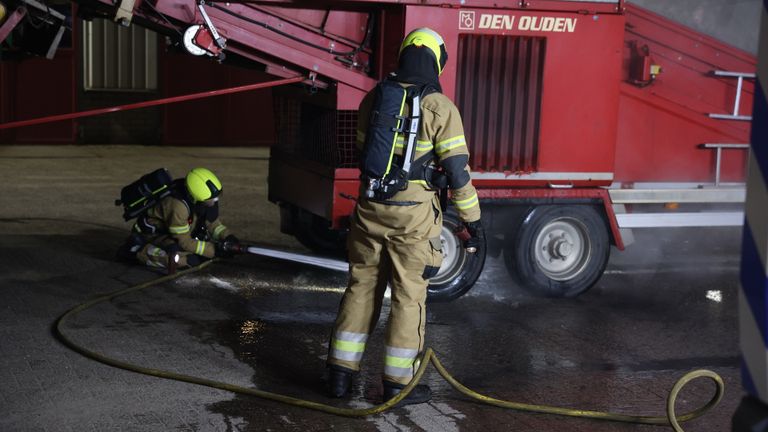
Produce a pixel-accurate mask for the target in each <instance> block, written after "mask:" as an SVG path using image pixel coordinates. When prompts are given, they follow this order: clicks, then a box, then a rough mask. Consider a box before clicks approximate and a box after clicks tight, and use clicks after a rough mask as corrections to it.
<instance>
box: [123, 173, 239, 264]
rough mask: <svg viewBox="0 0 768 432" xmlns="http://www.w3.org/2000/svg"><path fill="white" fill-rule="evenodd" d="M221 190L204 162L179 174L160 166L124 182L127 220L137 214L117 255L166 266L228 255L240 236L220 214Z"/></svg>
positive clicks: (192, 262)
mask: <svg viewBox="0 0 768 432" xmlns="http://www.w3.org/2000/svg"><path fill="white" fill-rule="evenodd" d="M221 192H222V186H221V182H220V181H219V179H218V178H217V177H216V176H215V175H214V174H213V173H212V172H211V171H209V170H207V169H205V168H195V169H193V170H192V171H190V172H189V173H188V174H187V176H186V177H185V178H182V179H177V180H171V177H170V174H168V171H166V170H165V169H159V170H156V171H154V172H152V173H150V174H147V175H145V176H143V177H142V178H141V179H139V180H138V181H136V182H134V183H132V184H131V185H129V186H126V187H125V188H123V191H122V194H121V201H118V202H121V203H122V204H123V205H125V214H124V215H123V217H124V218H125V219H126V220H128V219H131V218H133V217H136V218H137V220H136V223H135V224H134V225H133V230H132V233H131V235H130V236H129V237H128V240H127V241H126V243H125V244H124V245H123V246H122V247H121V248H120V250H119V251H118V256H119V257H121V258H125V259H129V260H133V259H138V261H139V262H142V263H144V264H146V265H148V266H150V267H158V268H168V269H171V268H176V267H178V268H183V267H189V266H196V265H198V264H200V263H202V262H203V261H205V260H207V259H210V258H213V257H214V256H231V254H232V251H234V250H237V249H238V248H239V241H238V240H237V237H235V236H234V235H232V234H231V233H230V231H229V229H228V228H227V227H226V226H224V224H222V223H221V221H220V220H219V197H220V195H221Z"/></svg>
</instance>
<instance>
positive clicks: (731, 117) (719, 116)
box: [709, 70, 755, 121]
mask: <svg viewBox="0 0 768 432" xmlns="http://www.w3.org/2000/svg"><path fill="white" fill-rule="evenodd" d="M712 74H713V75H714V76H716V77H726V78H736V79H738V83H737V84H736V100H735V101H734V103H733V112H731V113H730V114H709V118H713V119H721V120H741V121H750V120H752V116H745V115H739V104H740V103H741V90H742V88H743V87H744V79H745V78H746V79H755V74H754V73H746V72H728V71H719V70H718V71H713V72H712Z"/></svg>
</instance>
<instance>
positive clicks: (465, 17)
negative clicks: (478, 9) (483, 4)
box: [459, 11, 475, 30]
mask: <svg viewBox="0 0 768 432" xmlns="http://www.w3.org/2000/svg"><path fill="white" fill-rule="evenodd" d="M474 29H475V11H461V12H459V30H474Z"/></svg>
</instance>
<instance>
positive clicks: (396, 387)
mask: <svg viewBox="0 0 768 432" xmlns="http://www.w3.org/2000/svg"><path fill="white" fill-rule="evenodd" d="M404 388H405V384H398V383H394V382H392V381H387V380H384V402H386V401H388V400H390V399H392V398H393V397H395V396H397V395H399V394H400V392H401V391H402V390H403V389H404ZM430 399H432V389H430V388H429V386H428V385H425V384H419V385H417V386H416V387H414V388H413V390H411V392H410V393H408V396H406V397H405V399H403V400H401V401H400V402H398V403H397V405H395V408H400V407H403V406H405V405H414V404H420V403H424V402H429V401H430Z"/></svg>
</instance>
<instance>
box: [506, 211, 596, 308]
mask: <svg viewBox="0 0 768 432" xmlns="http://www.w3.org/2000/svg"><path fill="white" fill-rule="evenodd" d="M609 253H610V245H609V237H608V229H607V227H606V223H605V221H604V219H603V217H602V216H601V214H600V213H599V212H598V211H597V210H596V209H595V208H594V207H590V206H579V205H574V206H538V207H534V208H533V210H531V211H530V212H529V213H528V214H527V215H526V217H525V218H524V219H523V221H522V223H521V224H520V228H519V229H518V231H517V235H516V236H515V240H514V242H512V243H508V244H507V245H506V249H505V251H504V261H505V264H506V266H507V270H508V271H509V272H510V274H511V275H512V277H513V278H514V279H515V280H516V281H517V283H518V284H520V285H521V286H522V287H523V288H524V289H526V290H527V291H529V292H531V293H533V294H536V295H542V296H546V297H576V296H577V295H579V294H581V293H583V292H584V291H586V290H588V289H589V288H591V287H592V285H594V284H595V282H597V280H598V279H599V278H600V276H601V275H602V274H603V271H604V270H605V266H606V264H607V263H608V256H609Z"/></svg>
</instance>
